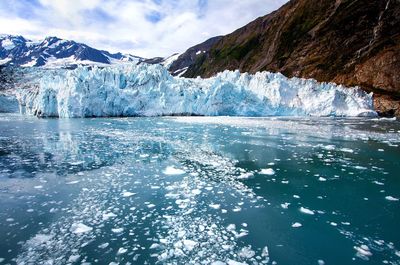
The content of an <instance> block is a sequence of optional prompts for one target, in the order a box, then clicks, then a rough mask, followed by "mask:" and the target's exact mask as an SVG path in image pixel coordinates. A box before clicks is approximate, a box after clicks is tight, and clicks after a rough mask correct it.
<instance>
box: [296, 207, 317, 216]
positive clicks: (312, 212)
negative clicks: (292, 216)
mask: <svg viewBox="0 0 400 265" xmlns="http://www.w3.org/2000/svg"><path fill="white" fill-rule="evenodd" d="M300 212H302V213H304V214H310V215H314V214H315V213H314V211H312V210H310V209H307V208H304V207H300Z"/></svg>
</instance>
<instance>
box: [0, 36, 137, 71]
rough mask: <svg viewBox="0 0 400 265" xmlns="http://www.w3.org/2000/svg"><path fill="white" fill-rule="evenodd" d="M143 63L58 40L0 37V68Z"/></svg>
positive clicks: (118, 54)
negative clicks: (11, 66) (3, 66)
mask: <svg viewBox="0 0 400 265" xmlns="http://www.w3.org/2000/svg"><path fill="white" fill-rule="evenodd" d="M141 60H142V58H140V57H138V56H134V55H130V54H122V53H114V54H113V53H110V52H107V51H102V50H97V49H94V48H92V47H90V46H88V45H86V44H82V43H78V42H75V41H72V40H64V39H60V38H57V37H47V38H45V39H44V40H42V41H38V42H33V41H31V40H28V39H25V38H24V37H22V36H13V35H0V64H1V65H13V66H36V67H46V68H60V67H65V68H74V67H76V66H77V65H110V64H119V63H124V62H139V61H141Z"/></svg>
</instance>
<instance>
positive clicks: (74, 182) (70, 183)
mask: <svg viewBox="0 0 400 265" xmlns="http://www.w3.org/2000/svg"><path fill="white" fill-rule="evenodd" d="M76 183H79V180H74V181H70V182H66V183H65V184H67V185H72V184H76Z"/></svg>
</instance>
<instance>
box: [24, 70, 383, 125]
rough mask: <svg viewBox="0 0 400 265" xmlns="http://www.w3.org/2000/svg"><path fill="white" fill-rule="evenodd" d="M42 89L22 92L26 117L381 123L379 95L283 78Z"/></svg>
mask: <svg viewBox="0 0 400 265" xmlns="http://www.w3.org/2000/svg"><path fill="white" fill-rule="evenodd" d="M39 79H40V80H39V83H40V85H39V87H38V88H36V87H32V88H31V89H24V90H20V91H19V92H18V93H17V99H18V101H19V104H20V105H21V108H22V111H24V112H26V113H28V114H33V115H37V116H44V117H51V116H55V117H96V116H160V115H172V114H175V115H182V114H183V115H187V114H196V115H208V116H220V115H229V116H271V115H285V116H291V115H294V116H305V115H311V116H376V112H375V111H374V110H373V99H372V93H371V94H367V93H365V92H363V91H362V90H361V89H359V88H346V87H344V86H341V85H336V84H333V83H318V82H317V81H315V80H312V79H302V78H287V77H285V76H283V75H282V74H280V73H270V72H259V73H256V74H254V75H250V74H248V73H243V74H241V73H240V72H239V71H224V72H222V73H219V74H217V75H216V76H214V77H211V78H208V79H202V78H196V79H186V78H175V77H173V76H171V75H170V74H169V73H168V70H167V69H166V68H164V67H162V66H161V65H147V64H144V63H143V64H139V65H129V66H121V67H105V68H98V67H94V68H92V69H89V68H85V67H78V68H77V69H75V70H65V69H60V70H53V71H43V73H41V75H39Z"/></svg>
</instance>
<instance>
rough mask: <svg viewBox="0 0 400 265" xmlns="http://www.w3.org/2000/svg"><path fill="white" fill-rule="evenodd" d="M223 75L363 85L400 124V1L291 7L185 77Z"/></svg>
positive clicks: (214, 51) (225, 43)
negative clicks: (269, 74) (268, 74)
mask: <svg viewBox="0 0 400 265" xmlns="http://www.w3.org/2000/svg"><path fill="white" fill-rule="evenodd" d="M225 69H230V70H233V69H239V70H240V71H241V72H250V73H255V72H257V71H263V70H268V71H276V72H282V73H283V74H285V75H286V76H289V77H292V76H298V77H305V78H315V79H317V80H318V81H329V82H336V83H340V84H344V85H347V86H355V85H357V86H360V87H362V88H363V89H364V90H366V91H373V92H374V93H375V99H374V101H375V107H376V109H377V110H378V111H379V112H380V113H381V114H382V115H397V116H400V0H292V1H290V2H289V3H287V4H286V5H284V6H282V7H281V8H280V9H279V10H277V11H275V12H273V13H271V14H269V15H266V16H264V17H260V18H258V19H256V20H255V21H253V22H251V23H249V24H248V25H246V26H244V27H242V28H240V29H238V30H236V31H234V32H233V33H231V34H229V35H226V36H224V37H222V38H220V39H218V40H217V41H216V42H215V43H214V44H213V45H211V46H210V47H209V49H207V50H206V51H204V52H202V53H198V54H197V56H196V58H195V60H193V63H192V64H190V66H189V67H188V69H187V71H186V72H185V74H184V76H186V77H196V76H202V77H209V76H212V75H214V74H216V73H218V72H221V71H223V70H225Z"/></svg>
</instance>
